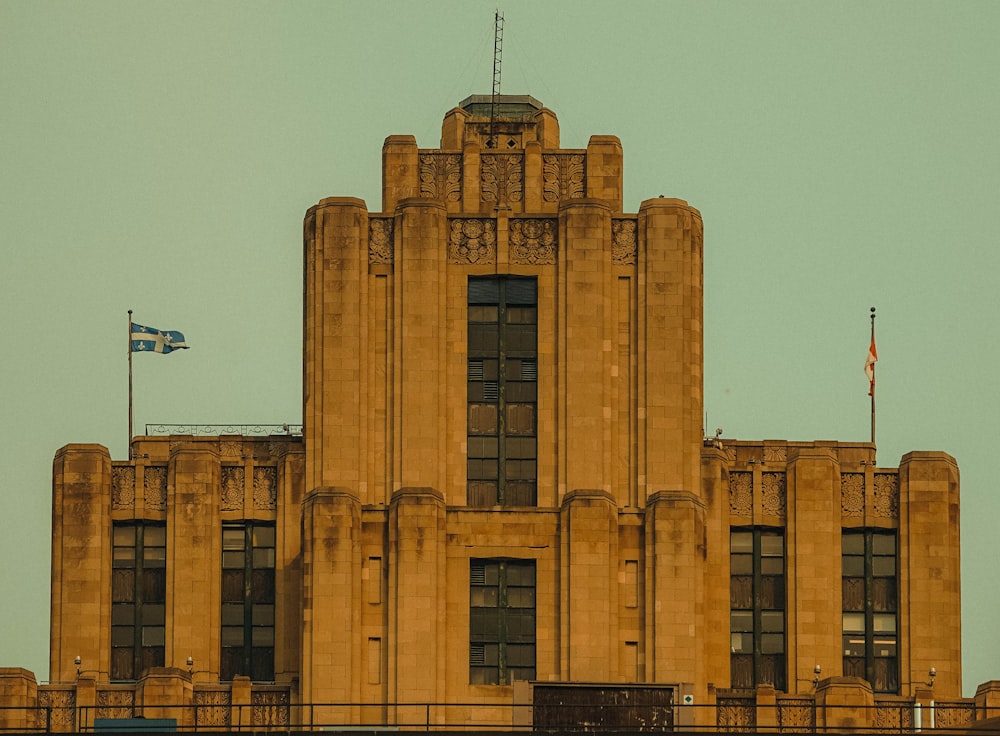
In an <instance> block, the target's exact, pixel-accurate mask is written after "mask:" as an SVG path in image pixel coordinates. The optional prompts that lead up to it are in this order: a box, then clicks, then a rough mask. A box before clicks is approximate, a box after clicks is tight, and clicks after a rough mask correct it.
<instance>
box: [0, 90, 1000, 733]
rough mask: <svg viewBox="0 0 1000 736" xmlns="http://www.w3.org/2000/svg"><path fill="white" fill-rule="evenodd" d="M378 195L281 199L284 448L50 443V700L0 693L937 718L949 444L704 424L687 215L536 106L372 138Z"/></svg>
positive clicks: (364, 716) (460, 712)
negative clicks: (932, 700)
mask: <svg viewBox="0 0 1000 736" xmlns="http://www.w3.org/2000/svg"><path fill="white" fill-rule="evenodd" d="M494 103H496V104H494ZM382 176H383V184H382V204H381V210H380V211H378V212H369V211H368V209H367V207H366V205H365V203H364V202H363V201H361V200H359V199H354V198H346V197H334V198H329V199H324V200H322V201H321V202H319V203H318V204H317V205H315V206H313V207H311V208H310V209H309V210H308V212H307V213H306V217H305V223H304V261H305V263H304V357H303V371H304V373H303V376H304V381H303V393H304V395H303V422H304V423H303V431H302V432H301V433H298V432H294V431H285V430H279V431H278V432H276V433H274V434H270V435H268V436H251V435H249V434H245V433H244V434H225V433H220V434H218V435H217V436H196V435H194V434H183V433H176V432H175V433H173V434H168V435H167V436H144V437H137V438H135V439H134V441H133V444H132V450H133V455H134V459H132V460H129V461H113V460H112V459H111V458H110V456H109V454H108V451H107V450H106V449H105V448H103V447H101V446H98V445H70V446H67V447H65V448H63V449H62V450H60V451H59V452H58V453H57V455H56V458H55V465H54V469H53V561H52V566H53V569H52V634H51V660H50V667H51V678H52V681H53V683H52V684H51V685H49V686H45V687H35V688H34V689H32V683H33V682H34V681H33V678H29V677H28V676H27V674H22V675H17V676H15V675H16V673H10V672H8V673H7V675H8V677H7V680H8V682H11V683H13V682H15V680H16V682H17V683H19V684H16V686H14V685H11V686H10V687H8V689H7V692H8V700H10V699H11V698H16V697H19V698H21V699H22V700H23V701H24V702H25V703H30V701H31V698H32V697H34V698H35V702H36V703H39V704H43V705H46V706H47V707H48V709H49V710H48V711H47V713H48V714H49V715H48V716H47V717H49V718H50V719H51V718H52V713H53V712H56V713H57V714H60V713H61V714H63V716H65V718H67V719H68V718H69V717H70V714H72V718H73V720H72V722H71V723H70V722H68V721H67V723H68V725H69V726H73V725H76V726H79V725H81V719H82V720H86V719H87V717H94V716H97V715H100V714H102V713H103V714H104V715H105V716H107V715H109V714H111V715H116V714H117V715H121V714H122V713H125V714H126V715H127V714H128V713H132V712H134V710H135V708H136V707H137V703H142V704H145V707H146V713H147V714H153V715H155V714H156V713H159V714H160V715H167V716H169V715H170V712H171V711H170V706H177V705H180V704H188V705H190V704H194V705H195V706H196V707H195V709H194V711H193V712H194V715H191V713H190V712H188V711H184V714H185V715H183V718H188V719H190V718H194V719H196V720H197V719H198V718H200V719H201V721H200V722H201V723H202V724H204V723H214V724H216V725H223V726H231V725H234V723H236V722H237V721H238V719H241V718H242V719H246V718H251V716H248V715H245V714H242V711H239V710H238V709H237V708H236V706H237V704H239V703H246V704H250V705H252V706H254V707H258V706H259V710H255V711H253V713H254V715H253V716H252V719H251V720H253V723H255V724H258V725H259V724H260V723H265V724H266V723H269V722H273V721H269V720H268V719H275V718H276V719H278V721H279V722H282V723H288V722H291V723H307V724H317V723H323V724H351V723H365V724H396V725H403V726H406V725H408V724H414V723H429V724H439V725H444V724H447V725H468V726H475V725H482V724H493V725H496V724H511V723H531V722H532V721H534V722H535V723H536V724H541V725H545V724H549V725H552V724H558V723H562V721H560V719H561V718H568V717H569V716H567V715H566V712H565V710H563V711H560V710H559V709H558V708H557V707H556V705H557V704H558V703H571V702H575V701H574V700H573V698H574V697H576V696H574V695H573V693H576V694H577V696H579V694H580V693H585V695H586V697H585V698H583V700H584V701H585V702H587V703H590V704H594V703H602V702H608V703H612V702H622V700H621V694H622V693H625V692H628V693H632V694H634V693H640V692H641V693H645V696H646V697H650V698H653V700H655V702H657V703H667V704H674V703H682V702H683V703H685V704H691V705H692V709H691V710H690V712H687V713H686V714H685V715H677V719H678V720H677V722H678V723H680V722H681V721H682V720H684V719H687V720H686V722H688V723H695V722H697V723H699V724H717V725H720V726H725V725H726V724H727V723H729V722H730V721H727V720H726V719H732V718H736V719H737V720H738V719H739V718H742V717H743V716H739V715H737V716H733V715H732V714H733V713H734V712H736V711H733V710H732V707H736V708H737V711H739V708H742V707H744V706H745V705H746V701H747V698H749V699H750V703H751V708H753V707H754V704H755V706H756V708H757V710H756V711H754V712H755V713H757V715H756V716H754V717H755V718H756V719H757V720H756V721H755V722H756V723H758V724H764V723H765V722H766V721H767V719H768V718H769V717H770V718H772V719H774V718H776V719H777V722H780V719H781V716H780V713H781V712H782V711H780V709H779V710H778V711H774V712H772V714H771V716H766V715H761V714H760V713H761V711H760V710H759V709H760V707H761V705H762V704H765V705H766V704H768V703H769V704H770V705H772V706H775V704H776V703H778V702H779V700H780V699H781V698H786V700H787V699H788V698H793V699H796V698H797V700H794V703H793V705H795V707H797V708H799V709H800V710H802V704H806V703H814V704H815V705H816V706H820V705H826V706H830V707H834V706H841V705H850V706H852V707H853V706H859V707H862V708H863V707H870V708H871V709H872V710H871V713H870V714H863V715H861V716H857V715H851V718H856V719H860V720H855V721H849V722H850V723H852V724H856V723H859V722H864V723H866V724H869V725H875V724H877V723H878V718H877V716H876V714H877V712H878V711H877V704H878V703H882V704H883V705H882V706H881V707H883V722H882V725H885V724H886V723H889V722H890V721H892V718H891V717H889V716H885V713H886V712H890V713H892V712H894V713H896V716H895V718H896V721H895V723H896V725H897V727H898V726H899V725H905V722H906V718H907V717H908V716H906V715H905V714H906V713H910V710H909V709H910V708H911V707H912V705H913V704H914V703H915V702H920V698H923V699H924V700H928V699H929V698H928V693H930V694H931V696H932V697H936V698H937V700H938V701H949V700H952V701H956V703H959V701H960V699H961V692H962V681H961V629H960V620H961V619H960V589H959V576H960V570H959V516H958V514H959V476H958V468H957V466H956V463H955V461H954V459H953V458H951V457H950V456H948V455H947V454H945V453H941V452H914V453H910V454H907V455H905V456H904V457H903V458H902V459H901V461H900V462H899V465H898V467H880V466H878V465H876V463H875V448H874V446H873V445H871V444H868V443H844V442H793V441H758V442H752V441H730V440H724V439H721V438H718V437H707V438H706V437H705V432H704V428H703V426H702V417H703V387H702V375H703V349H702V346H703V334H702V326H703V320H702V313H703V277H702V248H703V235H702V220H701V216H700V214H699V212H698V211H697V210H696V209H694V208H693V207H691V206H690V205H688V204H687V203H686V202H684V201H683V200H680V199H671V198H664V197H657V198H652V199H648V200H646V201H644V202H643V203H642V204H641V205H640V207H639V209H638V212H636V213H627V212H624V211H623V203H622V182H623V174H622V148H621V144H620V142H619V140H618V139H617V138H615V137H614V136H606V135H597V136H593V137H591V139H590V141H589V143H588V145H587V147H586V148H585V149H563V148H560V144H559V124H558V121H557V119H556V116H555V115H554V114H553V113H552V111H550V110H548V109H546V108H544V107H543V106H542V105H541V104H540V103H539V102H538V101H536V100H534V99H533V98H531V97H527V96H504V97H502V98H500V99H499V100H498V101H495V100H492V99H491V98H490V97H478V96H473V97H470V98H468V99H466V100H465V101H463V102H462V103H461V104H460V105H459V106H458V107H456V108H454V109H453V110H451V111H449V112H448V113H447V114H446V115H445V118H444V122H443V125H442V135H441V146H440V148H439V149H431V150H428V149H420V148H418V147H417V144H416V141H415V139H414V138H413V137H412V136H390V137H389V138H387V139H386V141H385V144H384V147H383V171H382ZM932 668H933V672H934V673H935V674H934V675H933V676H932V675H930V674H929V673H930V672H931V671H932ZM22 672H23V671H22ZM28 674H30V673H28ZM18 677H20V679H17V678H18ZM60 683H62V684H60ZM81 683H83V685H81ZM531 683H533V684H531ZM994 684H996V683H994ZM931 687H933V688H934V689H933V690H929V688H931ZM15 691H16V693H21V695H17V694H16V693H15ZM140 691H141V693H142V695H141V696H140V695H137V694H136V693H139V692H140ZM10 693H15V694H14V695H11V694H10ZM102 693H103V695H102ZM651 694H652V695H651ZM629 697H632V696H629ZM102 698H103V699H104V700H103V701H102ZM616 698H618V699H617V700H616ZM657 698H659V699H658V700H657ZM625 700H628V698H627V697H626V698H625ZM653 700H650V701H649V702H650V703H652V702H653ZM979 701H982V703H983V704H984V705H985V704H992V705H990V707H994V706H995V705H998V704H1000V686H998V687H997V688H991V687H986V688H985V689H983V692H982V696H981V697H979V696H977V699H976V701H974V702H973V709H972V711H968V709H967V707H966V706H968V705H969V703H968V702H962V703H959V704H958V705H956V708H958V709H959V710H958V711H956V712H959V711H960V712H961V713H966V712H967V711H968V712H973V713H975V712H976V711H975V704H976V703H978V702H979ZM18 702H20V701H18ZM630 702H639V701H636V700H633V701H630ZM788 702H792V701H788ZM154 703H156V704H157V705H158V706H162V707H161V709H160V710H159V711H155V712H154V710H153V705H152V704H154ZM402 704H409V705H410V706H411V707H404V706H403V705H402ZM469 704H475V705H469ZM525 704H533V706H534V710H533V711H532V710H531V709H529V710H528V711H521V710H519V709H518V708H516V707H515V706H518V705H525ZM734 704H735V705H734ZM886 704H888V705H886ZM83 706H87V707H88V708H91V710H90V711H88V712H89V713H90V716H82V715H80V714H81V710H80V709H81V707H83ZM549 706H551V707H550V708H549V710H548V711H546V709H545V708H546V707H549ZM699 706H706V708H704V709H699ZM810 707H812V706H810ZM102 708H103V709H104V710H101V709H102ZM130 708H131V710H129V709H130ZM275 708H278V710H277V711H276V710H274V709H275ZM727 708H729V710H726V709H727ZM885 708H888V709H889V710H888V711H885ZM962 708H965V710H962ZM60 709H61V710H60ZM268 709H270V710H268ZM282 709H283V710H282ZM894 709H895V710H894ZM525 712H527V715H524V713H525ZM739 712H740V713H745V711H739ZM788 712H789V713H791V712H792V711H788ZM796 712H798V711H796ZM802 712H805V711H804V710H802ZM810 712H811V713H812V714H813V715H812V716H811V717H812V718H813V721H812V725H813V726H817V725H818V721H817V719H822V718H827V721H826V722H827V723H832V722H834V721H837V718H838V717H837V716H833V715H828V716H824V715H817V711H816V710H815V709H813V710H811V711H810ZM941 712H942V713H943V711H941ZM275 713H278V715H275ZM775 713H778V714H779V715H777V716H776V715H775ZM852 713H853V711H852ZM865 713H867V711H865ZM268 714H270V715H268ZM546 714H547V715H546ZM258 717H259V718H260V719H263V720H260V721H258V720H254V719H257V718H258ZM802 717H803V718H806V719H807V720H808V716H802ZM942 717H943V716H942ZM977 717H978V716H977ZM671 718H674V716H673V715H671ZM845 718H846V717H845ZM886 718H887V719H888V720H885V719H886ZM956 718H957V719H958V720H959V721H961V719H962V718H966V717H965V716H956ZM281 719H284V720H281ZM831 719H832V720H831ZM966 720H971V717H970V718H966ZM88 722H89V721H88ZM672 722H673V721H671V723H672ZM837 722H845V723H846V722H848V721H847V720H844V719H841V720H840V721H837ZM67 723H62V722H61V721H60V722H59V725H63V726H66V725H67ZM564 725H565V724H564ZM744 725H745V724H744ZM798 725H809V724H808V723H799V724H798Z"/></svg>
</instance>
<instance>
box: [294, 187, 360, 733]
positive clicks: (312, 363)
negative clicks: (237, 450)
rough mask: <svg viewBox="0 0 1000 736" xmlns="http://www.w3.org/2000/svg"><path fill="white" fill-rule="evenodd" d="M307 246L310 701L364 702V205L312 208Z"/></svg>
mask: <svg viewBox="0 0 1000 736" xmlns="http://www.w3.org/2000/svg"><path fill="white" fill-rule="evenodd" d="M304 248H305V283H304V292H305V295H304V300H303V302H304V310H305V319H304V336H303V350H304V360H303V394H304V395H303V422H304V425H305V426H304V434H305V445H306V458H305V464H306V481H305V498H304V500H303V504H302V587H303V603H302V653H301V656H302V688H301V689H302V698H303V701H306V702H314V703H334V702H340V703H343V702H357V700H358V694H359V692H360V691H359V681H358V678H356V677H355V673H356V671H355V669H354V668H355V667H356V666H357V665H358V662H359V661H360V649H359V648H360V638H359V637H358V636H357V635H356V632H357V629H358V621H359V618H360V605H361V601H360V577H359V576H358V575H357V574H356V572H357V571H358V570H360V560H361V554H360V549H361V544H360V533H361V526H360V524H361V503H362V500H363V498H364V497H365V495H366V493H367V489H368V476H367V468H368V463H367V458H368V447H367V443H368V441H369V440H368V405H367V402H366V401H365V400H364V399H365V397H366V396H367V393H368V382H369V380H370V376H369V366H368V363H367V357H368V335H369V332H368V329H367V321H368V319H369V310H368V303H367V298H368V212H367V210H366V208H365V205H364V202H362V201H361V200H359V199H354V198H349V197H333V198H328V199H324V200H322V201H321V202H320V203H319V204H318V205H316V206H315V207H312V208H310V210H309V211H308V212H307V214H306V220H305V228H304ZM329 715H330V717H331V718H341V717H349V715H348V714H342V713H338V714H329Z"/></svg>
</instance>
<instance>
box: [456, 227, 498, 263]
mask: <svg viewBox="0 0 1000 736" xmlns="http://www.w3.org/2000/svg"><path fill="white" fill-rule="evenodd" d="M448 256H449V258H451V262H452V263H496V262H497V226H496V223H495V222H494V221H493V220H490V219H485V218H483V219H470V220H464V219H457V218H456V219H453V220H452V221H451V233H450V234H449V236H448Z"/></svg>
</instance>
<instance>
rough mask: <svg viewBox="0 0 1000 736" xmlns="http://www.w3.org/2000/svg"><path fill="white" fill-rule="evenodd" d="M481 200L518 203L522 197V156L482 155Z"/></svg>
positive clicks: (514, 154)
mask: <svg viewBox="0 0 1000 736" xmlns="http://www.w3.org/2000/svg"><path fill="white" fill-rule="evenodd" d="M480 161H481V164H482V166H481V170H482V196H481V198H482V200H483V201H484V202H496V203H504V202H520V201H521V199H522V197H523V196H524V156H523V155H521V154H520V153H484V154H482V158H481V159H480Z"/></svg>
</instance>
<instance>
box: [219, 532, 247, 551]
mask: <svg viewBox="0 0 1000 736" xmlns="http://www.w3.org/2000/svg"><path fill="white" fill-rule="evenodd" d="M245 546H246V532H245V531H244V530H243V527H239V528H223V530H222V549H223V550H233V549H234V550H238V551H239V552H242V551H243V548H244V547H245Z"/></svg>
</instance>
